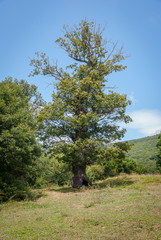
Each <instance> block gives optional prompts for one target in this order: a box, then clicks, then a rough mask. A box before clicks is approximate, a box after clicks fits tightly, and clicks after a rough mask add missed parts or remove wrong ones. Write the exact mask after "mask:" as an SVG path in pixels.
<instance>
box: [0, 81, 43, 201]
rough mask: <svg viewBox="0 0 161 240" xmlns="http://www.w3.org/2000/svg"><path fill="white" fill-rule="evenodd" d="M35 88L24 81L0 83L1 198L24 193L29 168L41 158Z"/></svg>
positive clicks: (37, 96)
mask: <svg viewBox="0 0 161 240" xmlns="http://www.w3.org/2000/svg"><path fill="white" fill-rule="evenodd" d="M36 89H37V88H36V87H35V86H34V85H31V86H30V85H29V84H28V83H27V82H25V81H24V80H21V81H17V80H14V81H13V80H12V78H7V79H6V80H4V81H2V82H1V83H0V189H1V191H2V192H3V193H4V199H7V198H8V197H10V196H11V195H15V196H16V195H17V192H18V191H19V190H22V188H23V190H25V186H27V182H26V181H25V176H26V173H27V171H28V166H29V165H31V164H32V162H33V161H34V160H35V159H36V158H37V157H38V156H40V152H41V151H40V146H39V144H38V142H37V140H36V121H35V119H34V115H33V110H34V111H35V107H36V106H37V104H38V101H39V100H38V99H39V95H38V94H37V92H36ZM32 97H34V100H33V102H32V104H31V103H30V102H31V99H32Z"/></svg>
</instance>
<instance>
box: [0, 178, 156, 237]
mask: <svg viewBox="0 0 161 240" xmlns="http://www.w3.org/2000/svg"><path fill="white" fill-rule="evenodd" d="M44 193H45V195H44V196H43V197H41V198H39V199H38V200H36V201H28V202H27V201H24V202H8V203H4V204H1V205H0V239H9V240H12V239H21V240H22V239H27V240H29V239H35V240H36V239H37V240H41V239H42V240H43V239H48V240H50V239H54V240H61V239H64V240H65V239H68V240H73V239H75V240H79V239H82V240H85V239H90V240H91V239H93V240H105V239H107V240H114V239H116V240H117V239H118V240H132V239H133V240H141V239H142V240H145V239H146V240H147V239H149V240H153V239H156V240H157V239H161V175H130V176H126V175H124V176H120V177H114V178H109V179H106V180H105V181H100V182H97V184H94V185H93V186H92V187H91V188H90V189H86V188H82V189H79V190H73V189H71V188H69V187H66V188H63V187H62V188H56V189H55V188H51V189H50V190H46V191H44Z"/></svg>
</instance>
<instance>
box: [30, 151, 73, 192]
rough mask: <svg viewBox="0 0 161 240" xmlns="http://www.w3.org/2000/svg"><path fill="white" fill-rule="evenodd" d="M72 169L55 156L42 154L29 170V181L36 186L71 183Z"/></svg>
mask: <svg viewBox="0 0 161 240" xmlns="http://www.w3.org/2000/svg"><path fill="white" fill-rule="evenodd" d="M71 177H72V173H71V169H70V168H69V166H68V165H67V164H66V163H63V162H59V161H58V160H57V158H56V156H55V157H52V158H51V157H49V156H41V157H40V158H39V159H37V160H36V161H35V163H34V165H32V167H31V169H30V171H29V172H28V182H29V183H30V184H31V185H34V187H36V188H42V187H46V186H50V184H58V185H64V184H70V179H71Z"/></svg>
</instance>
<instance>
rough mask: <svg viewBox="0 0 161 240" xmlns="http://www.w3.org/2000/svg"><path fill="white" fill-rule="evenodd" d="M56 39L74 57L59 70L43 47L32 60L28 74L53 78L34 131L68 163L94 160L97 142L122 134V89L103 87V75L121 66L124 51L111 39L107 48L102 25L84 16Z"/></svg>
mask: <svg viewBox="0 0 161 240" xmlns="http://www.w3.org/2000/svg"><path fill="white" fill-rule="evenodd" d="M56 43H57V44H58V45H59V46H60V47H61V48H62V49H64V50H65V51H66V53H67V54H68V56H69V57H70V58H71V59H72V60H74V61H75V62H74V64H72V65H70V66H67V69H66V71H64V70H63V69H62V68H60V69H59V68H58V67H57V65H51V64H50V62H49V59H48V57H47V56H46V54H45V53H36V58H35V59H32V60H31V66H33V71H32V72H31V75H32V76H34V75H38V74H42V75H44V76H51V77H54V78H55V79H56V80H57V83H56V85H55V86H56V88H55V92H53V95H52V97H53V99H52V103H50V104H46V105H45V106H44V108H43V109H42V111H41V112H40V115H39V133H40V135H41V138H42V140H43V142H44V145H45V146H46V147H47V148H50V149H52V148H53V149H52V151H54V153H55V152H61V153H63V155H61V156H62V158H61V159H60V160H63V161H64V162H67V163H69V164H70V165H71V166H72V167H73V168H75V167H76V166H77V167H78V166H85V167H86V165H89V164H93V163H94V162H95V161H96V160H97V155H98V151H99V145H100V142H105V141H106V142H108V143H109V142H111V141H115V140H116V139H121V138H122V137H123V136H124V133H125V129H121V128H119V126H118V122H119V121H122V122H125V123H128V122H129V121H130V120H131V119H130V117H129V116H127V115H126V114H125V111H126V107H127V106H128V105H129V104H130V101H128V100H127V97H126V95H121V94H119V93H117V92H114V91H110V90H109V91H105V88H106V87H107V83H108V79H107V76H108V75H109V74H111V73H112V72H117V71H122V70H124V69H125V68H126V66H123V65H122V64H121V63H120V62H121V61H122V60H124V58H125V57H124V55H123V53H122V49H120V50H117V49H116V45H115V44H113V45H112V47H111V50H109V49H110V46H107V47H106V45H105V44H104V40H103V38H102V30H101V28H100V27H98V28H97V27H96V26H95V24H94V23H93V22H87V21H86V20H85V21H82V22H81V23H80V24H79V25H78V26H74V28H73V29H71V30H70V29H69V28H68V27H64V37H63V38H62V37H60V38H58V39H57V40H56ZM107 49H108V51H107Z"/></svg>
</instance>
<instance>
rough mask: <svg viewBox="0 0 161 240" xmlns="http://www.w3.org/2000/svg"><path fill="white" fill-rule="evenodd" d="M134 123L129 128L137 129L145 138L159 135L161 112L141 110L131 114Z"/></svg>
mask: <svg viewBox="0 0 161 240" xmlns="http://www.w3.org/2000/svg"><path fill="white" fill-rule="evenodd" d="M130 117H131V118H132V120H133V122H131V123H129V124H128V125H127V128H132V129H137V130H138V131H139V132H140V133H142V134H143V135H145V136H150V135H154V134H157V133H159V132H160V131H161V112H160V111H158V110H139V111H134V112H132V113H131V114H130Z"/></svg>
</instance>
